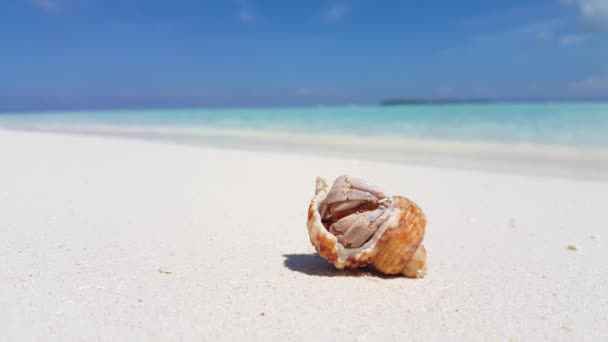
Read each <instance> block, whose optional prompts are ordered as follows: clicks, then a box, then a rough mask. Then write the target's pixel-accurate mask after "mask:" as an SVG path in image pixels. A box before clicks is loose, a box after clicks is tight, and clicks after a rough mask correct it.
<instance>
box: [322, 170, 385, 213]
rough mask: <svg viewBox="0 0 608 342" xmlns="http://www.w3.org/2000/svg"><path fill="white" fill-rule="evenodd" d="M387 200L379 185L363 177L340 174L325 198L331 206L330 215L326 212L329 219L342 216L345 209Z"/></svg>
mask: <svg viewBox="0 0 608 342" xmlns="http://www.w3.org/2000/svg"><path fill="white" fill-rule="evenodd" d="M386 200H387V196H386V194H385V193H384V191H382V189H380V188H379V187H377V186H375V185H373V184H370V183H369V182H367V181H365V180H363V179H359V178H353V177H349V176H346V175H344V176H340V177H339V178H338V179H336V180H335V182H334V184H333V186H332V188H331V190H330V191H329V193H328V194H327V198H326V199H325V204H326V205H327V206H328V207H329V213H328V214H329V215H327V214H326V215H325V216H327V217H326V218H327V219H331V218H334V219H336V218H340V217H341V215H340V213H343V212H345V211H348V210H352V209H354V208H357V207H360V206H362V205H365V204H369V203H373V204H377V203H381V202H383V201H386ZM342 217H343V215H342Z"/></svg>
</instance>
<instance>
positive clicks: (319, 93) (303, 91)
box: [293, 87, 346, 97]
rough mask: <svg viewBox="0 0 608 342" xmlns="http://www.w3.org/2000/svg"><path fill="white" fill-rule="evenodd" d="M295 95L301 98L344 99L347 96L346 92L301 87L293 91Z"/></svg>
mask: <svg viewBox="0 0 608 342" xmlns="http://www.w3.org/2000/svg"><path fill="white" fill-rule="evenodd" d="M293 94H294V95H295V96H299V97H343V96H345V95H346V93H345V92H344V91H342V90H339V89H334V88H327V89H319V88H308V87H299V88H297V89H295V90H294V91H293Z"/></svg>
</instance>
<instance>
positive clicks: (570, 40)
mask: <svg viewBox="0 0 608 342" xmlns="http://www.w3.org/2000/svg"><path fill="white" fill-rule="evenodd" d="M585 39H587V35H584V34H565V35H563V36H561V37H559V39H558V42H559V44H560V45H572V44H576V43H578V42H581V41H583V40H585Z"/></svg>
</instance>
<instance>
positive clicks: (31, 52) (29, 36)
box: [0, 0, 608, 111]
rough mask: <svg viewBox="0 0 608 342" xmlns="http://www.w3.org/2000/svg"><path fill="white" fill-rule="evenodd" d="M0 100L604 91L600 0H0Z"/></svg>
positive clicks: (604, 14)
mask: <svg viewBox="0 0 608 342" xmlns="http://www.w3.org/2000/svg"><path fill="white" fill-rule="evenodd" d="M0 18H1V20H0V110H4V111H7V110H38V109H62V108H67V109H69V108H104V107H171V106H274V105H315V104H361V103H378V102H379V101H381V100H382V99H385V98H392V97H404V98H470V97H474V98H501V99H504V98H506V99H584V98H593V99H598V98H608V0H536V1H530V0H529V1H523V0H515V1H509V2H506V1H472V0H461V1H447V0H446V1H436V0H428V1H405V0H403V1H371V0H345V1H330V0H327V1H325V0H323V1H322V0H302V1H296V0H293V1H286V0H267V1H261V0H234V1H231V0H223V1H220V0H217V1H203V0H200V1H194V0H181V1H180V0H176V1H166V0H162V1H157V0H120V1H118V0H105V1H101V0H6V1H2V2H1V3H0Z"/></svg>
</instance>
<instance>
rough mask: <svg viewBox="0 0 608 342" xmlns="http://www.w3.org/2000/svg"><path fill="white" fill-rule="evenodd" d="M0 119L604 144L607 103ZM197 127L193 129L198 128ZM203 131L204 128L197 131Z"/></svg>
mask: <svg viewBox="0 0 608 342" xmlns="http://www.w3.org/2000/svg"><path fill="white" fill-rule="evenodd" d="M0 126H5V127H13V128H15V127H17V128H33V129H51V130H53V129H57V130H65V129H78V128H80V129H85V130H87V131H90V130H94V129H95V128H96V127H97V128H99V127H103V129H104V130H103V132H108V131H109V132H115V133H120V132H122V131H127V132H128V131H129V130H132V129H137V130H138V132H142V131H143V132H145V131H146V130H149V132H151V133H153V132H159V129H161V128H162V129H163V132H167V131H170V132H171V134H173V135H179V134H180V132H187V133H188V135H189V136H196V134H197V132H204V133H205V134H207V133H208V132H209V131H210V130H217V131H226V132H232V134H234V135H236V136H237V137H238V135H239V133H238V132H244V131H246V132H265V133H269V134H272V133H282V134H285V133H293V134H300V135H306V134H322V135H325V136H349V137H366V138H374V137H383V138H391V139H424V140H438V141H464V142H467V141H469V142H493V143H524V144H536V145H547V146H570V147H585V148H599V149H606V148H608V103H598V102H593V103H591V102H590V103H488V104H453V105H451V104H450V105H447V104H446V105H408V106H387V107H382V106H343V107H310V108H256V109H162V110H113V111H71V112H45V113H20V114H19V113H2V114H0ZM197 129H198V130H197ZM201 134H203V133H201Z"/></svg>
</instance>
